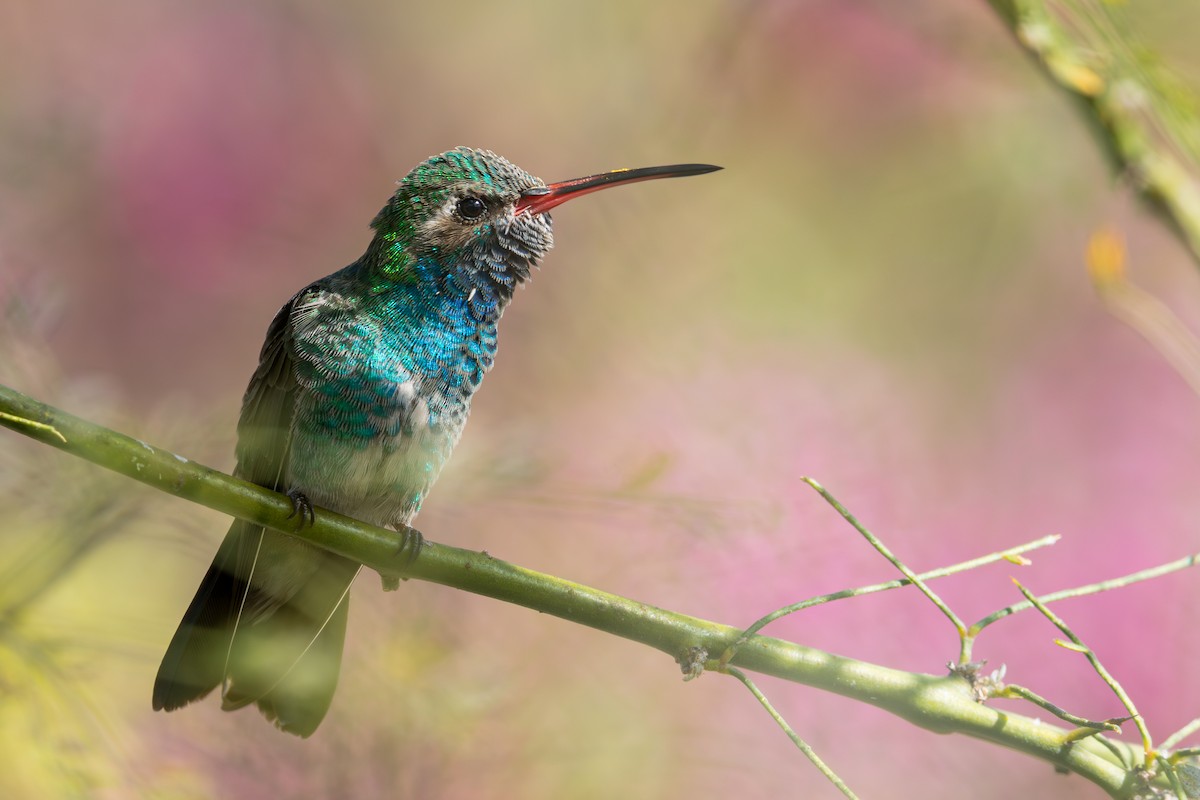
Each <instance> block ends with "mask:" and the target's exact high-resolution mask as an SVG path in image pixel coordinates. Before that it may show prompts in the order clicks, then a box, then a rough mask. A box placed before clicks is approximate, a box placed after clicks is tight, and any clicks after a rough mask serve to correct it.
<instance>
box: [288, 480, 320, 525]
mask: <svg viewBox="0 0 1200 800" xmlns="http://www.w3.org/2000/svg"><path fill="white" fill-rule="evenodd" d="M287 496H288V498H289V499H290V500H291V501H292V513H290V514H288V515H287V518H288V519H291V518H292V517H295V516H299V517H300V527H301V528H304V527H305V526H306V525H312V524H313V523H314V522H316V521H317V515H316V513H315V512H314V511H313V507H312V503H310V502H308V496H307V495H306V494H304V492H302V491H300V490H299V489H292V490H291V491H290V492H288V493H287Z"/></svg>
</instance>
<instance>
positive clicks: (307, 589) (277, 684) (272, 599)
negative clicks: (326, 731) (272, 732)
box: [153, 520, 359, 736]
mask: <svg viewBox="0 0 1200 800" xmlns="http://www.w3.org/2000/svg"><path fill="white" fill-rule="evenodd" d="M358 569H359V565H358V564H357V563H355V562H353V561H350V560H348V559H345V558H342V557H341V556H338V555H336V554H334V553H329V552H326V551H324V550H320V549H319V548H316V547H313V546H311V545H308V544H306V543H303V542H300V541H298V540H296V539H293V538H291V537H289V536H286V535H284V534H281V533H276V532H274V531H270V530H265V529H263V528H261V527H259V526H257V525H252V524H250V523H247V522H243V521H240V520H239V521H236V522H234V524H233V526H232V527H231V528H230V529H229V533H228V534H227V535H226V536H225V541H224V542H222V544H221V548H220V550H218V551H217V555H216V557H215V558H214V559H213V563H212V566H210V567H209V568H208V572H207V574H205V576H204V580H203V581H201V583H200V588H199V589H198V590H197V591H196V596H195V597H194V598H192V603H191V605H189V606H188V609H187V611H186V612H185V613H184V615H183V621H182V622H180V623H179V629H178V630H177V631H175V636H174V638H172V639H171V644H170V645H169V646H168V647H167V653H166V655H165V656H164V657H163V661H162V665H161V666H160V667H159V669H158V677H157V679H156V680H155V682H154V698H153V700H154V708H155V710H160V709H162V710H166V711H172V710H174V709H176V708H179V707H181V706H184V705H187V704H188V703H190V702H192V701H193V700H198V699H200V698H201V697H204V696H205V695H206V694H208V693H209V692H210V691H212V690H213V689H215V688H216V687H217V686H221V687H222V707H223V708H225V709H226V710H233V709H236V708H241V707H242V706H245V705H249V704H250V703H255V704H257V705H258V707H259V709H260V710H261V711H262V712H263V714H264V715H266V717H267V718H268V719H270V720H271V721H272V722H274V723H275V724H276V725H277V726H278V727H280V728H281V729H283V730H285V731H288V732H289V733H294V734H296V735H298V736H308V735H310V734H312V732H313V731H315V730H316V729H317V726H318V725H320V723H321V720H322V719H324V717H325V713H326V712H327V711H328V710H329V704H330V702H332V700H333V692H334V689H335V688H336V687H337V680H338V672H339V670H340V668H341V661H342V644H343V642H344V640H345V637H346V616H347V611H348V608H349V590H350V584H351V582H352V581H353V580H354V576H355V575H356V574H357V572H358Z"/></svg>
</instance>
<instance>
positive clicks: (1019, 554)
mask: <svg viewBox="0 0 1200 800" xmlns="http://www.w3.org/2000/svg"><path fill="white" fill-rule="evenodd" d="M1061 538H1062V537H1061V536H1058V535H1051V536H1043V537H1042V538H1040V539H1034V540H1033V541H1032V542H1026V543H1025V544H1021V545H1017V546H1016V547H1010V548H1009V549H1007V550H1001V551H999V552H995V553H988V554H987V555H985V556H979V557H978V558H972V559H971V560H970V561H960V562H959V563H957V564H951V565H950V566H948V567H939V568H937V569H931V570H929V571H928V572H922V573H921V574H920V575H918V576H917V577H918V578H920V579H921V580H923V581H931V580H935V579H937V578H944V577H946V576H947V575H955V574H957V573H959V572H967V571H969V570H972V569H978V568H979V567H982V566H986V565H988V564H994V563H995V562H997V561H1008V562H1009V563H1012V564H1019V565H1021V566H1025V565H1027V564H1030V563H1032V562H1030V561H1029V559H1027V558H1025V557H1024V555H1023V554H1024V553H1028V552H1031V551H1033V550H1038V549H1040V548H1043V547H1049V546H1050V545H1052V544H1055V543H1057V542H1058V540H1059V539H1061ZM902 586H912V581H910V580H909V579H908V578H897V579H896V580H892V581H885V582H884V583H875V584H872V585H870V586H860V587H858V588H857V589H842V590H841V591H839V592H830V593H829V594H822V595H817V596H816V597H810V598H808V599H807V600H801V601H800V602H798V603H792V604H791V605H788V606H784V607H783V608H779V609H776V610H775V611H772V612H771V613H770V614H767V615H766V616H765V617H761V618H760V619H758V620H756V621H755V622H754V624H753V625H751V626H750V627H749V628H746V630H745V631H743V632H742V635H741V636H739V637H738V640H737V641H736V642H734V643H733V646H732V647H731V648H730V649H729V650H727V651H726V652H725V654H724V655H722V656H721V662H722V663H728V662H729V660H730V659H731V658H733V654H734V652H736V650H737V648H739V647H741V646H742V645H743V644H744V643H745V642H746V641H748V640H749V639H750V637H752V636H754V635H755V634H756V633H758V632H759V631H760V630H762V629H763V628H765V627H767V626H768V625H770V624H771V623H772V622H774V621H775V620H777V619H781V618H783V617H786V616H788V615H789V614H795V613H796V612H798V611H803V610H804V609H806V608H812V607H813V606H819V605H824V604H825V603H832V602H833V601H835V600H845V599H847V598H850V597H863V596H864V595H868V594H876V593H878V592H887V591H891V590H892V589H899V588H900V587H902Z"/></svg>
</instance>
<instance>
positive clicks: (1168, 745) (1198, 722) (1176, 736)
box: [1160, 717, 1200, 750]
mask: <svg viewBox="0 0 1200 800" xmlns="http://www.w3.org/2000/svg"><path fill="white" fill-rule="evenodd" d="M1198 730H1200V717H1197V718H1196V719H1194V720H1192V721H1191V722H1189V723H1188V724H1187V725H1184V726H1183V727H1182V728H1180V729H1179V730H1177V731H1175V732H1174V733H1172V734H1171V735H1170V736H1168V737H1167V738H1166V739H1163V743H1162V744H1161V745H1160V747H1162V749H1163V750H1174V749H1175V746H1176V745H1177V744H1179V743H1180V742H1182V741H1183V740H1184V739H1186V738H1187V737H1189V736H1191V735H1192V734H1193V733H1195V732H1196V731H1198Z"/></svg>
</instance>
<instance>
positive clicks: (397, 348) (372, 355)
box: [153, 147, 720, 737]
mask: <svg viewBox="0 0 1200 800" xmlns="http://www.w3.org/2000/svg"><path fill="white" fill-rule="evenodd" d="M718 169H720V167H716V166H712V165H708V164H676V165H671V166H661V167H645V168H641V169H623V170H615V171H612V172H605V173H601V174H598V175H591V176H588V177H585V178H577V179H574V180H567V181H561V182H558V183H549V184H547V183H544V182H542V181H541V180H540V179H538V178H535V177H534V176H532V175H530V174H529V173H528V172H525V171H524V170H522V169H520V168H519V167H517V166H515V165H514V164H512V163H510V162H509V161H507V160H506V159H504V158H502V157H500V156H498V155H496V154H495V153H493V152H491V151H488V150H476V149H472V148H467V147H458V148H456V149H454V150H450V151H448V152H445V153H441V154H440V155H436V156H433V157H431V158H429V159H427V160H425V161H423V162H422V163H420V164H418V165H417V166H416V167H415V168H413V170H412V171H411V172H409V173H408V175H406V176H405V177H404V178H403V179H402V180H401V181H400V182H399V184H398V188H397V189H396V191H395V193H394V194H393V195H392V196H391V198H390V199H389V200H388V202H387V205H385V206H384V207H383V209H382V210H381V211H380V212H379V213H378V214H377V215H376V217H375V219H374V221H373V222H372V223H371V227H372V228H373V229H374V236H373V237H372V239H371V242H370V244H369V245H368V246H367V249H366V252H365V253H363V255H362V256H361V257H360V258H359V259H358V260H357V261H355V262H353V263H352V264H350V265H349V266H347V267H345V268H344V269H342V270H339V271H338V272H335V273H333V274H332V275H329V276H327V277H324V278H321V279H320V280H317V281H315V282H313V283H310V284H309V285H308V286H306V287H304V288H303V289H301V290H300V291H299V292H298V293H296V294H295V295H294V296H293V297H292V298H291V299H290V300H288V301H287V302H286V303H285V304H284V306H283V308H281V309H280V310H279V312H278V313H277V314H276V315H275V318H274V320H273V321H272V322H271V325H270V327H269V328H268V329H267V335H266V341H265V342H264V344H263V347H262V352H261V354H260V355H259V363H258V368H257V369H256V370H255V371H254V375H253V376H252V377H251V379H250V384H249V386H248V387H247V389H246V393H245V396H244V398H243V401H242V410H241V416H240V418H239V421H238V427H237V433H238V440H237V448H236V455H237V467H236V469H235V471H234V474H235V475H237V476H238V477H240V478H243V479H245V480H248V481H251V482H253V483H256V484H259V485H260V486H263V487H266V488H268V489H272V490H275V491H278V492H286V493H287V494H288V496H289V497H290V498H291V499H292V504H293V507H294V509H295V513H296V514H298V515H299V517H300V524H301V525H303V524H304V523H305V521H306V520H307V521H311V520H312V518H313V514H314V512H313V507H314V506H317V507H320V508H326V509H330V510H332V511H336V512H339V513H342V514H345V515H348V516H352V517H356V518H357V519H360V520H362V521H364V522H369V523H372V524H374V525H379V526H383V527H391V528H394V529H396V530H397V531H403V532H404V533H398V534H397V539H398V542H397V544H398V547H400V548H404V547H408V548H411V551H410V552H411V553H412V554H414V555H416V554H419V552H420V548H421V546H422V544H423V542H422V539H421V536H420V534H419V533H416V532H415V531H413V530H412V529H411V528H409V527H408V525H409V524H410V523H411V522H412V520H413V518H414V517H415V516H416V514H417V512H418V511H419V510H420V508H421V503H422V501H423V500H424V498H425V496H426V494H427V493H428V492H429V489H430V487H431V486H432V485H433V482H434V481H435V480H436V479H437V476H438V473H439V472H440V471H441V469H442V467H443V466H444V465H445V463H446V461H447V459H448V458H449V457H450V452H451V451H452V450H453V449H454V446H455V444H456V443H457V442H458V439H459V437H460V436H461V435H462V432H463V427H464V425H465V424H466V421H467V415H468V414H469V412H470V410H471V400H472V398H473V397H474V394H475V391H476V390H477V389H478V388H479V386H480V383H481V382H482V381H483V377H484V375H486V374H487V372H488V371H489V370H490V369H491V367H492V364H493V361H494V360H495V356H496V342H497V338H496V335H497V323H498V322H499V321H500V316H501V314H502V313H503V312H504V309H505V307H506V306H507V305H508V303H509V301H510V300H511V299H512V296H513V293H514V292H515V290H516V288H517V287H518V286H519V285H521V284H522V283H524V282H525V281H527V280H528V279H529V277H530V272H531V270H532V269H533V267H534V266H536V265H537V264H538V262H539V261H540V259H541V258H542V257H543V256H545V255H546V253H547V252H549V250H550V248H551V247H552V246H553V244H554V236H553V229H552V223H551V219H550V214H549V211H550V210H551V209H552V208H555V207H556V206H558V205H560V204H561V203H564V202H566V201H567V200H571V199H573V198H576V197H581V196H582V195H585V194H588V193H590V192H595V191H598V190H600V189H607V188H609V187H613V186H621V185H624V184H627V183H633V182H635V181H644V180H651V179H655V178H670V177H681V176H687V175H700V174H703V173H707V172H713V171H715V170H718ZM361 566H362V565H361V564H359V563H357V562H355V561H352V560H350V559H347V558H344V557H343V556H340V555H337V554H335V553H331V552H328V551H325V550H322V549H320V548H318V547H316V546H315V545H311V544H308V543H307V542H305V541H303V540H301V539H299V538H296V537H293V536H290V535H288V534H285V533H280V532H277V531H274V530H271V529H268V528H264V527H262V526H260V525H255V524H252V523H250V522H246V521H243V520H237V521H235V522H234V523H233V525H232V526H231V527H230V529H229V533H228V534H226V536H225V539H224V541H223V542H222V544H221V546H220V548H219V549H218V550H217V554H216V556H215V558H214V559H213V562H212V565H211V566H210V567H209V569H208V572H207V573H206V574H205V576H204V579H203V580H202V581H201V583H200V587H199V589H197V591H196V595H195V597H194V598H193V599H192V602H191V604H190V605H189V606H188V608H187V611H186V612H184V615H183V621H182V622H180V624H179V628H178V630H176V632H175V636H174V637H173V638H172V639H171V643H170V645H169V646H168V647H167V652H166V655H165V656H164V657H163V660H162V665H161V666H160V667H159V670H158V677H157V678H156V680H155V682H154V696H153V705H154V709H155V710H166V711H172V710H174V709H177V708H180V707H182V706H184V705H187V704H188V703H191V702H192V701H194V700H198V699H200V698H202V697H204V696H205V695H207V694H208V693H209V692H211V691H212V690H213V689H215V688H217V687H218V686H219V687H220V689H221V703H222V707H223V708H224V709H225V710H227V711H232V710H235V709H238V708H242V707H245V706H248V705H251V704H254V705H257V706H258V708H259V710H260V711H261V712H262V713H263V715H264V716H266V718H267V719H268V720H270V721H271V722H273V723H274V724H275V725H276V727H278V728H280V729H282V730H284V731H287V732H288V733H292V734H296V735H298V736H302V737H307V736H310V735H311V734H312V733H313V732H314V731H315V730H316V729H317V727H318V726H319V725H320V723H321V720H322V719H324V717H325V714H326V712H327V711H328V710H329V706H330V704H331V702H332V700H333V694H334V690H335V688H336V686H337V680H338V673H339V671H340V669H341V659H342V646H343V643H344V640H345V635H346V618H347V612H348V608H349V592H350V585H351V583H352V582H353V581H354V578H355V576H356V575H357V574H358V571H359V569H360V568H361ZM385 588H394V586H387V585H386V583H385Z"/></svg>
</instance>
